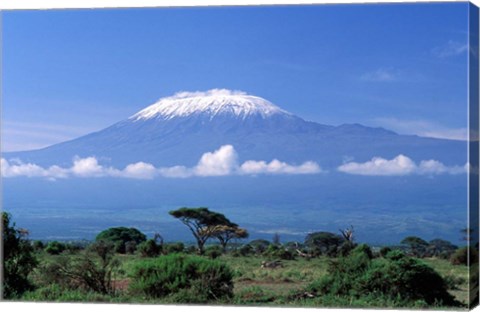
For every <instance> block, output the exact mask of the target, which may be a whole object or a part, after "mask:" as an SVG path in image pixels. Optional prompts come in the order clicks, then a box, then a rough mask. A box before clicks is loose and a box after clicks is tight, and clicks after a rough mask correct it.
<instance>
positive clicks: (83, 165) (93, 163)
mask: <svg viewBox="0 0 480 312" xmlns="http://www.w3.org/2000/svg"><path fill="white" fill-rule="evenodd" d="M70 171H71V172H72V173H73V174H74V175H76V176H79V177H102V176H105V175H107V171H108V170H106V169H105V168H104V167H103V166H100V165H99V164H98V161H97V159H96V158H95V157H87V158H79V157H75V158H74V160H73V167H72V168H70Z"/></svg>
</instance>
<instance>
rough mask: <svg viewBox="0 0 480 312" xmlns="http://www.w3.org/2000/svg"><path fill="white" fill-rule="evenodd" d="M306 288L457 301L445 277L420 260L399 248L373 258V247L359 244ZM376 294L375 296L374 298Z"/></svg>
mask: <svg viewBox="0 0 480 312" xmlns="http://www.w3.org/2000/svg"><path fill="white" fill-rule="evenodd" d="M307 291H309V292H312V293H316V294H319V295H321V296H337V297H338V296H339V297H345V298H352V300H354V299H360V298H367V297H368V298H371V299H373V302H375V301H399V302H402V303H404V304H407V305H414V304H415V303H416V302H419V301H421V302H425V303H427V304H429V305H433V304H441V305H446V306H452V305H457V304H458V303H457V302H456V301H455V300H454V298H453V296H452V295H450V294H449V293H448V291H447V285H446V283H445V281H444V280H443V279H442V277H441V276H440V275H439V274H438V273H437V272H436V271H435V270H433V269H432V268H431V267H429V266H427V265H426V264H424V263H422V262H421V261H419V260H417V259H415V258H411V257H408V256H406V255H404V254H403V253H402V252H400V251H391V252H389V253H388V254H387V255H386V256H385V258H378V259H372V257H371V250H370V249H369V248H368V246H366V245H360V246H358V247H356V248H355V249H353V250H352V252H351V253H350V255H349V256H348V257H340V258H338V259H337V260H334V261H332V262H331V265H330V268H329V274H328V275H327V276H325V277H324V278H322V279H320V280H319V281H317V282H314V283H312V284H311V285H310V286H309V287H308V289H307ZM375 298H376V299H375Z"/></svg>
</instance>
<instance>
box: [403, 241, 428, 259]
mask: <svg viewBox="0 0 480 312" xmlns="http://www.w3.org/2000/svg"><path fill="white" fill-rule="evenodd" d="M400 243H401V244H403V245H406V246H408V248H409V252H410V253H411V254H412V255H413V256H415V257H424V256H425V253H426V249H427V247H428V243H427V242H426V241H425V240H423V239H421V238H420V237H417V236H408V237H405V238H404V239H403V240H402V241H401V242H400Z"/></svg>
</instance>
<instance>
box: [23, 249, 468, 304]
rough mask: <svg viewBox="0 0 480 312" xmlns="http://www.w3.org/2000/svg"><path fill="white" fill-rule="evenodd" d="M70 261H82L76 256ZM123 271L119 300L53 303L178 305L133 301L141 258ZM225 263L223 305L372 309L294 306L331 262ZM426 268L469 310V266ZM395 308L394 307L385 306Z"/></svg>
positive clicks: (127, 261) (437, 262)
mask: <svg viewBox="0 0 480 312" xmlns="http://www.w3.org/2000/svg"><path fill="white" fill-rule="evenodd" d="M39 256H40V257H39V260H40V262H41V263H43V264H46V263H51V262H54V261H56V259H57V257H61V256H56V255H49V254H47V253H45V252H42V253H39ZM69 257H76V256H75V255H70V256H69ZM116 258H117V259H118V260H119V262H120V265H119V268H118V270H116V273H115V276H114V285H115V288H116V289H117V291H116V294H115V295H108V296H107V295H98V294H92V293H90V294H87V295H85V294H81V293H80V292H72V291H70V292H65V293H64V294H62V295H59V296H57V297H55V295H52V296H51V297H50V298H51V299H50V300H48V299H47V301H93V302H99V301H100V302H102V301H103V302H105V301H106V302H128V303H172V302H169V301H168V300H163V299H147V298H143V297H141V296H138V295H132V294H131V293H130V290H129V284H130V280H131V276H132V272H133V269H134V267H135V265H136V263H138V261H141V258H140V256H138V255H119V254H117V255H116ZM218 260H219V261H221V262H223V263H225V264H226V265H228V267H230V269H231V270H232V272H233V283H234V297H233V299H232V300H231V301H229V302H219V304H234V305H255V306H258V305H270V306H271V305H286V306H358V307H362V306H367V307H371V305H369V304H368V303H365V302H363V301H360V302H354V301H350V302H341V301H335V300H334V301H332V302H330V301H325V300H321V299H319V298H317V299H314V300H308V299H305V300H298V299H296V300H294V299H292V295H293V294H295V293H296V294H298V293H301V292H302V290H304V289H305V287H306V286H307V285H309V284H311V283H312V282H314V281H317V280H319V279H320V278H321V277H322V276H324V275H326V274H327V269H328V263H329V261H331V258H328V257H325V256H322V257H318V258H313V259H310V260H306V259H304V258H297V259H296V260H282V261H281V263H282V266H281V267H278V268H274V269H271V268H262V267H261V264H262V261H268V260H271V259H268V258H265V257H262V256H245V257H233V256H231V255H222V256H221V257H219V258H218ZM421 261H423V262H424V263H426V264H427V265H429V266H430V267H432V268H434V269H435V270H436V271H437V272H438V273H439V274H440V275H441V276H442V277H443V278H444V279H446V280H447V281H448V282H449V285H451V287H450V289H449V292H450V293H451V294H452V295H454V296H455V298H456V299H457V300H458V301H460V302H462V303H464V304H466V302H467V299H468V268H467V266H463V265H452V264H451V263H450V262H449V261H447V260H442V259H436V258H425V259H421ZM42 274H43V272H42V271H41V269H38V270H36V271H35V272H34V274H33V276H32V278H33V280H34V281H37V282H38V281H39V279H41V275H42ZM43 291H44V292H62V290H60V289H54V288H52V289H44V290H43ZM42 298H45V297H42V296H39V295H38V291H37V292H36V293H35V292H34V293H27V294H26V295H25V296H24V298H23V299H24V300H44V299H42ZM384 304H385V305H389V303H388V302H385V303H384Z"/></svg>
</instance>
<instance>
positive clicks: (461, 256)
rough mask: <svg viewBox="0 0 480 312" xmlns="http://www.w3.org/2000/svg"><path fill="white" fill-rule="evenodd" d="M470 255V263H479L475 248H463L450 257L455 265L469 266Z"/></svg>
mask: <svg viewBox="0 0 480 312" xmlns="http://www.w3.org/2000/svg"><path fill="white" fill-rule="evenodd" d="M469 255H470V263H476V262H478V251H477V250H476V249H475V248H470V250H469V248H468V247H462V248H459V249H457V250H456V251H455V252H454V253H453V254H452V255H451V257H450V262H451V263H452V264H454V265H467V264H468V262H469V261H468V259H469Z"/></svg>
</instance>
